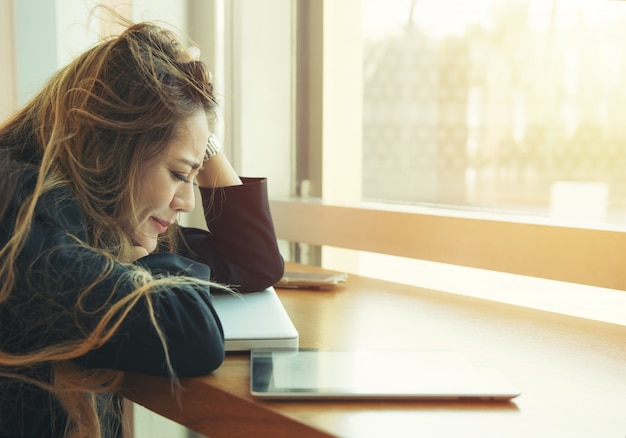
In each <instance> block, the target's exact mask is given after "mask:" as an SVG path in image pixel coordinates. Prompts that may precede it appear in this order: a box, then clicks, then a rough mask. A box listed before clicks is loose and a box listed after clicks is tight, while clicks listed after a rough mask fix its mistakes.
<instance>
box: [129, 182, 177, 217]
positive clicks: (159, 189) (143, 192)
mask: <svg viewBox="0 0 626 438" xmlns="http://www.w3.org/2000/svg"><path fill="white" fill-rule="evenodd" d="M162 173H163V172H158V173H154V174H152V175H146V177H145V178H143V180H142V181H141V186H140V187H139V190H138V193H137V198H136V199H135V202H136V204H137V208H138V210H139V212H140V213H144V212H145V210H149V209H153V208H163V207H166V206H168V205H169V204H170V202H171V200H172V198H173V196H174V190H173V186H174V185H173V184H172V183H170V182H169V181H168V178H169V176H168V175H167V174H166V175H161V174H162ZM170 179H171V178H170Z"/></svg>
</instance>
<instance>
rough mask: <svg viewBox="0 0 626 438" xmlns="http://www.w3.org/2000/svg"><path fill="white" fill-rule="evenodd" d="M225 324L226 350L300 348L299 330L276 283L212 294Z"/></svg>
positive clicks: (216, 309) (214, 304)
mask: <svg viewBox="0 0 626 438" xmlns="http://www.w3.org/2000/svg"><path fill="white" fill-rule="evenodd" d="M212 300H213V306H214V307H215V311H216V312H217V314H218V316H219V317H220V321H221V322H222V327H223V328H224V338H225V347H226V351H248V350H252V349H254V348H278V349H293V348H298V342H299V334H298V331H297V330H296V328H295V326H294V325H293V322H292V321H291V319H290V318H289V315H288V314H287V311H286V310H285V308H284V307H283V304H282V303H281V302H280V299H279V298H278V295H277V294H276V291H275V290H274V288H273V287H270V288H268V289H266V290H264V291H261V292H255V293H246V294H241V295H231V294H227V293H221V292H217V293H214V294H213V295H212Z"/></svg>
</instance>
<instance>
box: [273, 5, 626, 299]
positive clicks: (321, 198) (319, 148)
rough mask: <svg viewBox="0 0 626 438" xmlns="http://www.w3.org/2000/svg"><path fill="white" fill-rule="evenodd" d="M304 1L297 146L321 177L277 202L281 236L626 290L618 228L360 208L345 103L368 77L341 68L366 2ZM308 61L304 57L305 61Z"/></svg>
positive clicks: (352, 114)
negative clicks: (350, 175)
mask: <svg viewBox="0 0 626 438" xmlns="http://www.w3.org/2000/svg"><path fill="white" fill-rule="evenodd" d="M297 4H298V8H300V12H299V14H298V15H299V17H302V16H304V17H306V18H305V19H306V20H307V21H306V26H305V28H306V31H307V35H306V38H308V41H307V42H306V44H305V47H304V48H305V51H304V52H302V53H300V54H299V55H300V59H299V65H300V68H302V66H303V65H304V66H305V67H306V76H305V79H307V80H305V81H304V87H305V88H304V89H302V87H299V88H298V94H299V95H300V96H307V97H308V100H303V99H300V100H298V106H297V108H298V111H300V112H301V113H303V114H306V117H305V120H306V121H307V125H306V127H305V129H303V128H302V127H300V128H299V130H298V143H299V144H300V145H302V144H303V143H305V145H306V148H305V150H306V151H307V152H308V156H307V157H305V160H304V161H305V162H308V163H309V166H310V168H308V169H306V172H308V175H313V176H315V175H317V178H318V180H317V184H316V183H315V182H309V181H307V180H306V178H302V177H300V178H299V180H298V183H297V184H299V185H303V181H304V182H305V183H306V186H307V187H308V189H307V190H301V191H300V193H299V194H300V195H301V196H292V197H289V198H287V197H282V198H281V197H273V198H272V200H271V209H272V215H273V218H274V222H275V226H276V230H277V234H278V237H279V238H280V239H285V240H287V241H290V242H298V243H306V244H309V245H319V246H322V247H326V246H330V247H338V248H346V249H352V250H358V251H370V252H375V253H381V254H388V255H394V256H402V257H409V258H415V259H420V260H428V261H435V262H440V263H446V264H452V265H459V266H466V267H473V268H480V269H484V270H490V271H499V272H506V273H512V274H519V275H525V276H532V277H538V278H545V279H551V280H558V281H564V282H572V283H579V284H584V285H591V286H597V287H602V288H609V289H618V290H625V289H626V278H625V275H626V273H625V272H626V270H625V269H624V262H622V258H623V255H624V254H626V233H625V232H624V230H623V229H620V228H619V227H613V228H609V227H608V226H607V227H606V228H600V227H595V228H594V227H584V226H580V225H576V224H570V223H565V222H560V223H557V222H555V221H554V220H551V221H548V220H547V219H546V220H542V219H541V218H524V217H521V216H513V215H511V216H503V215H501V216H498V215H495V214H490V213H482V212H481V213H476V212H472V211H466V210H448V209H446V208H441V209H438V208H430V207H429V208H425V207H414V208H408V207H394V206H392V205H388V204H384V205H383V204H380V205H375V204H365V203H363V202H361V199H360V178H359V179H358V181H355V180H349V179H346V174H347V172H345V171H344V169H346V168H347V167H348V166H349V167H350V168H351V169H352V168H355V167H358V168H359V169H360V163H358V162H356V163H355V162H354V161H350V156H358V155H355V153H358V152H359V149H358V148H359V147H360V141H361V132H360V130H361V118H360V114H361V113H360V111H359V110H358V109H357V110H350V108H348V107H347V105H348V104H347V102H349V101H350V99H351V98H352V96H354V95H355V93H360V89H359V87H361V80H360V78H359V77H358V75H359V73H358V72H354V71H349V70H348V71H346V70H344V71H341V70H340V69H341V68H345V65H346V64H345V63H343V62H342V61H345V59H346V58H351V57H354V56H355V49H354V47H360V44H361V43H360V40H358V41H357V40H356V38H357V37H360V36H359V35H357V33H358V32H357V31H358V29H355V28H350V25H349V24H347V22H346V20H345V17H350V16H352V17H354V16H357V17H358V16H360V1H359V0H345V1H342V2H335V1H328V0H324V1H319V2H298V3H297ZM303 8H304V9H303ZM338 32H342V33H341V37H339V36H338ZM301 37H302V36H301ZM301 45H302V43H301V42H300V43H299V47H298V50H299V51H301V50H302V47H301ZM356 52H358V51H356ZM359 55H360V54H359ZM302 56H306V57H307V59H306V63H303V61H302ZM359 65H360V64H359ZM299 79H302V78H301V77H300V78H299ZM301 83H302V81H301ZM301 119H302V118H301V117H300V119H299V120H300V122H302V120H301ZM338 148H343V151H342V152H343V153H342V154H338V155H337V154H335V155H332V154H330V153H328V151H330V150H332V151H333V152H336V151H337V150H338ZM357 186H358V187H357ZM338 192H340V193H338ZM307 195H308V196H307ZM339 199H340V200H341V201H340V202H339V201H338V200H339ZM409 230H410V231H409ZM322 264H323V263H322ZM330 267H331V268H332V266H330Z"/></svg>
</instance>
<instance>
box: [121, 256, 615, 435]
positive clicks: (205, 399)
mask: <svg viewBox="0 0 626 438" xmlns="http://www.w3.org/2000/svg"><path fill="white" fill-rule="evenodd" d="M287 268H288V269H289V270H295V269H302V270H310V269H314V268H309V267H306V266H299V265H293V264H289V265H288V266H287ZM277 292H278V294H279V297H280V299H281V301H282V302H283V304H284V306H285V308H286V309H287V312H288V313H289V315H290V317H291V319H292V320H293V322H294V325H295V326H296V328H297V329H298V331H299V333H300V346H301V347H303V348H351V349H355V348H362V349H385V348H403V349H408V348H411V349H432V348H436V349H452V350H457V351H460V352H462V353H463V354H465V355H467V356H468V357H469V358H470V359H471V360H473V361H485V362H488V363H489V364H491V365H493V366H495V367H496V368H498V369H499V371H500V372H501V373H503V374H505V375H506V376H507V377H508V378H509V380H511V381H512V382H513V383H514V384H515V385H516V386H517V387H518V388H519V389H520V390H521V392H522V394H521V395H520V396H519V397H517V398H515V399H514V400H513V401H512V402H505V403H503V402H452V401H448V402H430V401H429V402H427V401H419V402H418V401H375V402H374V401H360V402H356V401H314V402H309V401H306V402H304V401H292V402H284V401H281V402H277V401H260V400H257V399H255V398H254V397H252V396H251V395H250V392H249V378H250V374H249V364H250V361H249V355H248V354H247V353H229V354H228V355H227V358H226V360H225V361H224V364H223V365H222V366H221V367H220V368H219V369H218V370H216V371H215V372H214V373H213V374H211V375H208V376H204V377H199V378H190V379H181V381H180V387H179V388H176V387H174V386H173V385H172V383H171V382H170V380H169V379H165V378H157V377H150V376H144V375H139V374H130V373H129V374H128V375H127V376H126V377H125V381H124V386H123V389H122V391H121V393H122V394H123V395H124V396H125V397H127V398H128V399H130V400H132V401H134V402H136V403H138V404H141V405H143V406H145V407H146V408H148V409H150V410H153V411H155V412H157V413H159V414H161V415H163V416H165V417H167V418H170V419H171V420H173V421H176V422H178V423H180V424H182V425H184V426H186V427H188V428H190V429H193V430H195V431H197V432H199V433H201V434H204V435H206V436H211V437H222V436H224V437H225V436H227V437H238V436H241V437H246V436H272V437H283V436H284V437H294V436H298V437H308V436H311V437H315V436H341V437H369V436H372V437H381V436H385V435H387V436H393V437H401V436H420V437H455V438H456V437H465V438H466V437H480V438H485V437H550V438H554V437H564V438H565V437H566V438H572V437H581V438H582V437H584V438H589V437H599V438H602V437H620V438H623V437H625V436H626V327H624V326H620V325H613V324H608V323H603V322H596V321H590V320H585V319H580V318H575V317H570V316H564V315H559V314H554V313H548V312H543V311H538V310H532V309H527V308H522V307H516V306H511V305H507V304H500V303H495V302H491V301H485V300H480V299H475V298H469V297H464V296H461V295H456V294H450V293H444V292H438V291H432V290H427V289H422V288H418V287H412V286H406V285H401V284H396V283H390V282H385V281H379V280H374V279H370V278H365V277H359V276H350V277H349V279H348V281H347V282H346V283H345V284H344V285H342V286H339V287H337V288H336V289H334V290H331V291H307V290H289V289H277ZM625 293H626V292H625ZM625 311H626V309H625ZM390 372H393V370H390Z"/></svg>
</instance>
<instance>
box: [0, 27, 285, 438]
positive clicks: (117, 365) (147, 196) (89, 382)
mask: <svg viewBox="0 0 626 438" xmlns="http://www.w3.org/2000/svg"><path fill="white" fill-rule="evenodd" d="M215 105H216V101H215V96H214V95H213V92H212V86H211V82H210V75H209V73H208V72H207V70H206V67H205V65H204V64H203V63H202V62H200V61H198V60H195V59H193V57H191V56H190V55H189V53H188V51H186V50H185V48H184V47H183V46H182V45H181V44H180V43H179V42H178V41H177V40H176V39H175V37H174V36H173V35H172V34H171V33H170V32H168V31H166V30H163V29H161V28H159V27H157V26H155V25H152V24H148V23H140V24H136V25H132V26H130V27H129V28H128V29H127V30H126V31H125V32H124V33H123V34H121V35H120V36H119V37H117V38H114V39H110V40H107V41H104V42H102V43H100V44H99V45H97V46H95V47H94V48H92V49H90V50H88V51H87V52H86V53H84V54H83V55H81V56H79V57H78V58H77V59H76V60H75V61H74V62H72V63H71V64H69V65H68V66H67V67H65V68H63V69H62V70H60V71H59V72H58V73H57V74H56V75H55V76H54V77H53V78H52V79H51V80H50V81H49V83H48V84H47V85H46V86H45V87H44V89H43V91H41V93H40V94H39V95H37V96H36V97H35V98H34V99H33V100H32V101H31V102H30V103H28V104H27V105H26V106H25V107H24V108H22V109H21V110H20V111H19V112H17V113H16V114H15V115H14V116H13V117H12V118H10V119H9V120H8V121H6V122H5V123H4V124H3V125H1V126H0V190H1V192H2V196H1V197H0V436H47V437H51V436H52V437H62V436H71V437H74V436H76V437H98V436H107V437H108V436H117V435H118V434H119V433H120V428H119V421H118V420H119V418H117V417H119V400H118V399H117V398H116V397H115V396H113V395H111V394H113V390H115V388H116V385H117V384H118V382H119V381H120V378H121V374H122V373H123V372H124V371H134V372H139V373H146V374H152V375H160V376H170V377H187V376H197V375H203V374H207V373H210V372H211V371H213V370H214V369H215V368H217V367H218V366H219V365H220V364H221V363H222V360H223V358H224V341H223V332H222V328H221V325H220V322H219V319H218V317H217V315H216V314H215V311H214V309H213V306H212V304H211V299H210V293H209V288H210V287H212V286H217V287H221V286H219V285H228V287H229V288H231V289H234V290H237V291H239V292H248V291H258V290H262V289H264V288H266V287H268V286H270V285H272V284H274V283H275V282H276V281H277V280H278V279H280V277H281V275H282V273H283V260H282V258H281V256H280V254H279V252H278V247H277V243H276V236H275V234H274V229H273V225H272V221H271V217H270V213H269V207H268V202H267V191H266V182H265V180H264V179H245V178H239V177H238V176H237V174H236V173H235V172H234V170H233V168H232V167H231V166H230V164H229V163H228V161H227V159H226V158H225V156H224V154H223V153H222V152H221V148H220V147H219V145H218V144H217V142H216V140H215V138H214V137H213V135H212V134H211V133H210V131H209V124H208V116H210V115H211V114H212V110H213V109H214V107H215ZM195 184H197V185H199V191H200V193H201V195H202V203H203V206H204V211H205V216H206V218H207V224H208V228H209V230H210V231H209V232H206V231H203V230H199V229H186V228H184V227H181V226H179V225H178V224H177V218H178V216H179V214H180V213H182V212H188V211H191V210H192V209H193V208H194V185H195Z"/></svg>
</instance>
